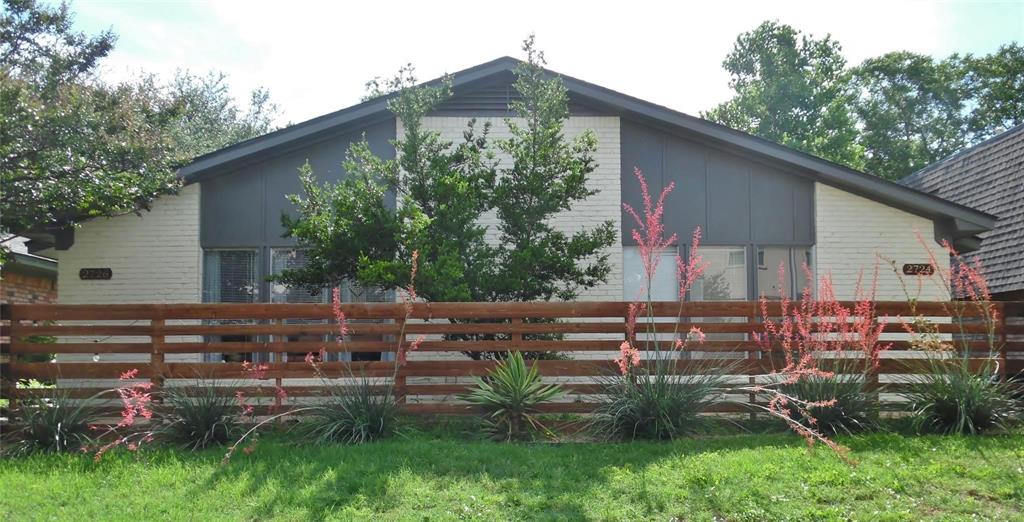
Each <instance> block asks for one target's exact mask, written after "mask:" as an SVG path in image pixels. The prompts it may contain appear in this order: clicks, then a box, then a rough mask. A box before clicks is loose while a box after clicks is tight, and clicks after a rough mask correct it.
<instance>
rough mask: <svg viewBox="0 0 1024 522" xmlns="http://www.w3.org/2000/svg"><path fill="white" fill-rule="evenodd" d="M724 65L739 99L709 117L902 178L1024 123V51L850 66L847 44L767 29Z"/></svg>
mask: <svg viewBox="0 0 1024 522" xmlns="http://www.w3.org/2000/svg"><path fill="white" fill-rule="evenodd" d="M723 66H724V67H725V69H726V70H728V71H729V72H730V74H731V75H732V80H731V81H730V87H732V88H733V90H734V91H735V95H734V96H733V98H732V99H731V100H729V101H727V102H725V103H723V104H720V105H719V106H717V107H715V108H713V109H711V110H710V111H707V112H706V113H703V114H702V116H704V117H705V118H707V119H710V120H712V121H716V122H719V123H722V124H725V125H728V126H730V127H733V128H736V129H739V130H742V131H745V132H750V133H751V134H755V135H757V136H761V137H763V138H767V139H770V140H773V141H776V142H778V143H781V144H784V145H788V146H791V147H794V148H797V149H800V150H803V151H806V152H809V153H811V154H815V155H817V156H820V157H822V158H825V159H828V160H832V161H835V162H837V163H840V164H843V165H847V166H849V167H853V168H857V169H863V170H866V171H867V172H869V173H871V174H875V175H878V176H882V177H885V178H889V179H899V178H900V177H903V176H905V175H907V174H910V173H912V172H914V171H916V170H918V169H920V168H923V167H925V166H926V165H928V164H930V163H933V162H935V161H938V160H940V159H942V158H944V157H946V156H948V155H949V154H952V153H954V152H956V151H957V150H959V149H961V148H964V147H966V146H970V145H972V144H974V143H977V142H978V141H980V140H983V139H985V138H988V137H991V136H993V135H995V134H998V133H999V132H1002V131H1003V130H1006V129H1008V128H1010V127H1012V126H1014V125H1017V124H1020V123H1022V122H1024V96H1022V95H1021V93H1022V92H1024V49H1022V47H1021V46H1020V45H1018V44H1016V43H1013V44H1009V45H1006V46H1003V47H1001V48H999V50H997V51H996V52H995V53H992V54H990V55H986V56H980V57H975V56H970V55H965V56H960V55H952V56H949V57H947V58H944V59H937V58H933V57H930V56H924V55H921V54H916V53H911V52H906V51H898V52H892V53H887V54H885V55H882V56H878V57H874V58H869V59H867V60H865V61H864V62H863V63H861V64H860V65H857V66H855V67H851V68H847V67H846V61H845V59H844V58H843V57H842V54H841V48H840V46H839V44H838V43H837V42H835V41H834V40H832V39H831V38H830V37H828V36H826V37H824V38H820V39H816V38H814V37H812V36H809V35H802V34H801V33H800V31H798V30H796V29H794V28H793V27H791V26H788V25H784V24H780V23H778V22H764V23H762V24H761V25H760V26H759V27H757V28H756V29H754V30H753V31H750V32H747V33H743V34H741V35H740V36H739V38H737V40H736V44H735V46H734V47H733V50H732V52H730V53H729V55H728V56H727V57H726V59H725V61H724V62H723Z"/></svg>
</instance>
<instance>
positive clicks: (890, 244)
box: [814, 183, 949, 301]
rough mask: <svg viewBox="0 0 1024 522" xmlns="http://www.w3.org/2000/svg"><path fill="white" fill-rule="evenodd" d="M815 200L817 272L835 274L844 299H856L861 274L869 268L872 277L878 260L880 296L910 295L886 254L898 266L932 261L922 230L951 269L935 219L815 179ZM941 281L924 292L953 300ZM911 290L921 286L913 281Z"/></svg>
mask: <svg viewBox="0 0 1024 522" xmlns="http://www.w3.org/2000/svg"><path fill="white" fill-rule="evenodd" d="M814 205H815V220H816V223H815V225H816V230H817V245H816V247H815V259H816V262H815V265H816V272H817V273H818V275H819V276H823V275H826V274H831V275H832V281H833V284H834V285H835V289H836V294H837V297H839V298H840V299H851V298H853V294H854V288H855V287H856V283H857V277H858V274H860V273H861V271H863V273H864V280H865V282H868V281H870V278H871V274H872V272H873V271H874V269H875V266H876V264H877V266H878V268H879V280H878V294H877V297H878V299H879V300H897V301H902V300H904V299H905V296H904V293H903V291H902V290H901V287H900V281H899V279H898V278H897V276H896V274H894V273H893V271H892V268H891V266H890V265H888V264H886V262H885V261H884V260H882V259H881V258H880V256H884V257H886V258H889V259H892V260H893V261H895V262H896V264H897V266H898V267H902V266H903V264H905V263H927V262H928V260H929V257H928V253H927V251H926V249H925V247H924V246H923V245H922V244H921V243H920V242H919V241H918V238H917V234H918V233H920V235H921V237H922V238H924V239H925V242H926V243H927V245H928V247H929V248H931V249H932V251H934V252H935V253H936V254H937V256H936V257H937V258H938V260H939V262H940V263H942V264H943V266H942V267H941V268H943V269H948V268H949V258H948V257H947V256H945V255H942V254H941V247H940V246H939V245H938V244H937V243H936V242H935V240H934V237H935V233H934V224H933V223H932V220H930V219H928V218H924V217H921V216H918V215H915V214H911V213H909V212H904V211H902V210H899V209H896V208H893V207H890V206H888V205H884V204H882V203H878V202H877V201H874V200H871V199H868V198H864V197H861V196H858V195H856V194H852V193H850V192H846V191H844V190H842V189H838V188H835V187H831V186H829V185H824V184H822V183H815V184H814ZM925 279H930V278H925ZM907 281H908V282H911V283H914V282H916V279H915V278H913V277H908V278H907ZM937 282H938V281H936V280H925V281H922V283H923V285H922V287H921V295H920V297H921V298H922V299H948V295H946V294H945V292H943V291H941V290H940V286H939V285H938V284H936V283H937ZM911 291H912V293H916V292H917V289H916V286H915V285H911Z"/></svg>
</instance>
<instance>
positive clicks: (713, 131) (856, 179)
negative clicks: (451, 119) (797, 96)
mask: <svg viewBox="0 0 1024 522" xmlns="http://www.w3.org/2000/svg"><path fill="white" fill-rule="evenodd" d="M520 64H522V62H521V61H520V60H517V59H515V58H511V57H502V58H498V59H497V60H493V61H490V62H487V63H483V64H481V65H477V66H475V67H471V68H469V69H465V70H463V71H460V72H457V73H454V74H453V75H452V76H451V79H452V87H453V89H454V90H455V92H456V94H458V92H459V90H460V88H461V89H466V88H467V87H469V86H471V85H473V84H477V83H479V82H481V81H485V80H487V79H488V78H491V77H494V76H497V75H504V74H509V73H510V72H512V71H513V70H514V69H515V68H516V67H517V66H519V65H520ZM549 73H550V74H552V75H558V73H555V72H552V71H549ZM558 76H559V77H561V78H562V80H563V81H564V83H565V86H566V88H567V89H568V91H569V93H570V96H573V97H574V98H575V99H578V100H582V101H585V102H586V103H587V104H590V105H593V106H595V107H599V108H602V109H606V110H609V111H612V112H613V113H616V114H619V115H620V116H623V117H627V118H631V119H634V120H638V121H642V122H646V123H649V124H653V125H655V126H660V127H662V128H667V129H669V130H670V131H674V132H680V133H683V134H686V135H688V136H691V137H693V138H695V139H699V140H702V141H705V142H709V143H712V144H714V145H717V146H719V147H725V148H729V149H734V150H736V149H739V150H740V151H741V152H745V153H748V154H751V155H754V156H758V157H763V158H765V159H768V160H770V161H775V162H781V163H783V164H786V165H787V166H789V167H791V168H794V169H795V170H798V171H801V172H804V173H806V174H808V175H810V176H813V177H814V178H815V179H817V180H819V181H821V182H823V183H826V184H829V185H833V186H835V187H838V188H841V189H844V190H847V191H850V192H853V193H855V194H859V195H862V196H865V197H868V198H871V199H874V200H876V201H879V202H882V203H885V204H888V205H891V206H894V207H896V208H900V209H903V210H907V211H908V212H912V213H915V214H918V215H922V216H925V217H929V218H931V219H933V220H936V221H939V222H942V224H943V228H944V229H945V230H947V231H948V232H949V233H950V235H951V236H952V237H953V238H954V239H959V238H970V237H972V236H975V235H977V234H978V233H981V232H984V231H986V230H989V229H991V228H992V226H994V224H995V218H994V217H993V216H991V215H989V214H986V213H984V212H979V211H977V210H975V209H972V208H969V207H966V206H963V205H960V204H957V203H953V202H950V201H947V200H945V199H942V198H939V197H936V196H934V195H931V194H926V193H923V192H920V191H917V190H914V189H911V188H908V187H905V186H902V185H898V184H896V183H893V182H891V181H888V180H884V179H882V178H879V177H877V176H872V175H869V174H865V173H863V172H858V171H856V170H853V169H850V168H847V167H843V166H841V165H838V164H835V163H832V162H830V161H827V160H824V159H821V158H818V157H816V156H812V155H810V154H806V153H803V152H800V151H797V150H795V149H791V148H789V147H785V146H783V145H779V144H778V143H775V142H772V141H769V140H765V139H763V138H758V137H756V136H752V135H750V134H747V133H744V132H740V131H737V130H734V129H730V128H728V127H726V126H724V125H719V124H717V123H713V122H710V121H707V120H704V119H701V118H696V117H694V116H690V115H688V114H684V113H682V112H679V111H675V110H672V109H669V108H667V107H664V106H661V105H657V104H654V103H651V102H648V101H644V100H641V99H639V98H634V97H632V96H629V95H626V94H622V93H619V92H616V91H613V90H611V89H607V88H605V87H601V86H599V85H595V84H592V83H588V82H585V81H583V80H578V79H576V78H572V77H569V76H564V75H558ZM438 81H439V80H433V81H431V82H427V83H436V82H438ZM390 99H391V96H383V97H379V98H375V99H372V100H369V101H366V102H363V103H360V104H358V105H354V106H352V107H349V108H347V109H342V110H340V111H337V112H333V113H330V114H327V115H324V116H320V117H318V118H314V119H312V120H309V121H306V122H303V123H299V124H296V125H292V126H290V127H286V128H284V129H281V130H278V131H275V132H271V133H269V134H266V135H263V136H260V137H257V138H254V139H251V140H248V141H244V142H241V143H238V144H235V145H232V146H230V147H226V148H223V149H220V150H218V151H215V152H211V153H209V154H206V155H203V156H200V157H198V158H196V159H195V160H194V161H193V162H192V163H190V164H189V165H186V166H185V167H183V168H181V169H180V171H179V174H180V175H181V176H183V177H184V179H185V180H186V182H192V181H198V180H199V179H201V178H202V177H203V176H204V175H206V174H207V173H212V172H217V171H222V170H223V169H224V168H227V167H230V166H231V165H237V164H239V163H241V162H247V161H253V160H255V159H258V158H259V157H261V156H263V155H269V154H274V153H275V151H276V150H284V149H289V148H292V147H296V146H299V145H301V144H302V143H304V142H307V141H309V140H316V139H320V138H321V137H323V136H324V135H327V134H332V133H337V132H340V129H342V128H345V127H351V126H353V125H356V124H360V123H365V122H368V121H373V120H374V119H375V118H378V119H379V118H382V117H390V111H388V109H387V103H388V101H389V100H390Z"/></svg>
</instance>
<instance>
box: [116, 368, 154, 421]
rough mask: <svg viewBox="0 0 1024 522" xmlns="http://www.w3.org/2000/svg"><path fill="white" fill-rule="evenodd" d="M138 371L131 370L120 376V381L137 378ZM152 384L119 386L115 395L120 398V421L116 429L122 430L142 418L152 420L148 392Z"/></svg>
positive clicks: (149, 394) (149, 393)
mask: <svg viewBox="0 0 1024 522" xmlns="http://www.w3.org/2000/svg"><path fill="white" fill-rule="evenodd" d="M138 375H139V370H138V369H137V368H136V369H132V370H129V371H127V372H125V373H123V374H121V380H132V379H135V378H136V377H138ZM152 386H153V383H149V382H144V383H135V384H129V385H125V386H121V387H120V388H118V389H117V394H118V396H119V397H120V398H121V405H122V409H121V421H120V422H118V424H117V427H119V428H123V427H127V426H131V425H133V424H135V419H136V418H137V417H139V416H142V417H143V418H146V419H151V418H153V411H152V410H151V409H150V408H149V405H150V403H151V402H152V400H153V397H152V395H151V392H150V388H152Z"/></svg>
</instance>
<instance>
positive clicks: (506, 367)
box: [459, 352, 562, 441]
mask: <svg viewBox="0 0 1024 522" xmlns="http://www.w3.org/2000/svg"><path fill="white" fill-rule="evenodd" d="M561 393H562V388H561V387H560V386H558V385H557V384H544V383H543V382H542V380H541V377H540V374H538V373H537V366H536V364H531V365H529V366H527V363H526V360H525V359H524V358H523V354H522V353H520V352H512V353H510V354H508V355H507V356H506V357H504V358H503V359H502V360H501V361H499V362H498V363H497V365H496V366H495V367H494V369H492V370H491V371H490V372H488V374H487V377H486V378H484V379H481V378H477V380H476V387H475V388H473V390H472V391H470V392H469V393H467V394H465V395H461V396H460V397H459V398H460V399H462V400H465V401H467V402H469V403H470V404H473V405H475V406H477V407H479V408H480V409H481V410H483V412H484V415H485V416H484V422H485V423H486V426H487V431H488V432H489V433H490V434H491V435H492V436H493V437H494V438H496V439H500V440H504V441H512V440H528V439H531V438H533V437H534V436H535V435H536V434H537V433H543V434H544V435H547V436H552V435H553V434H552V433H551V431H550V430H549V429H548V428H547V427H545V426H544V424H543V423H541V420H540V418H539V417H538V414H539V413H540V411H539V409H538V406H539V405H540V404H542V403H545V402H548V401H550V400H551V399H554V398H555V397H557V396H558V395H559V394H561Z"/></svg>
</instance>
